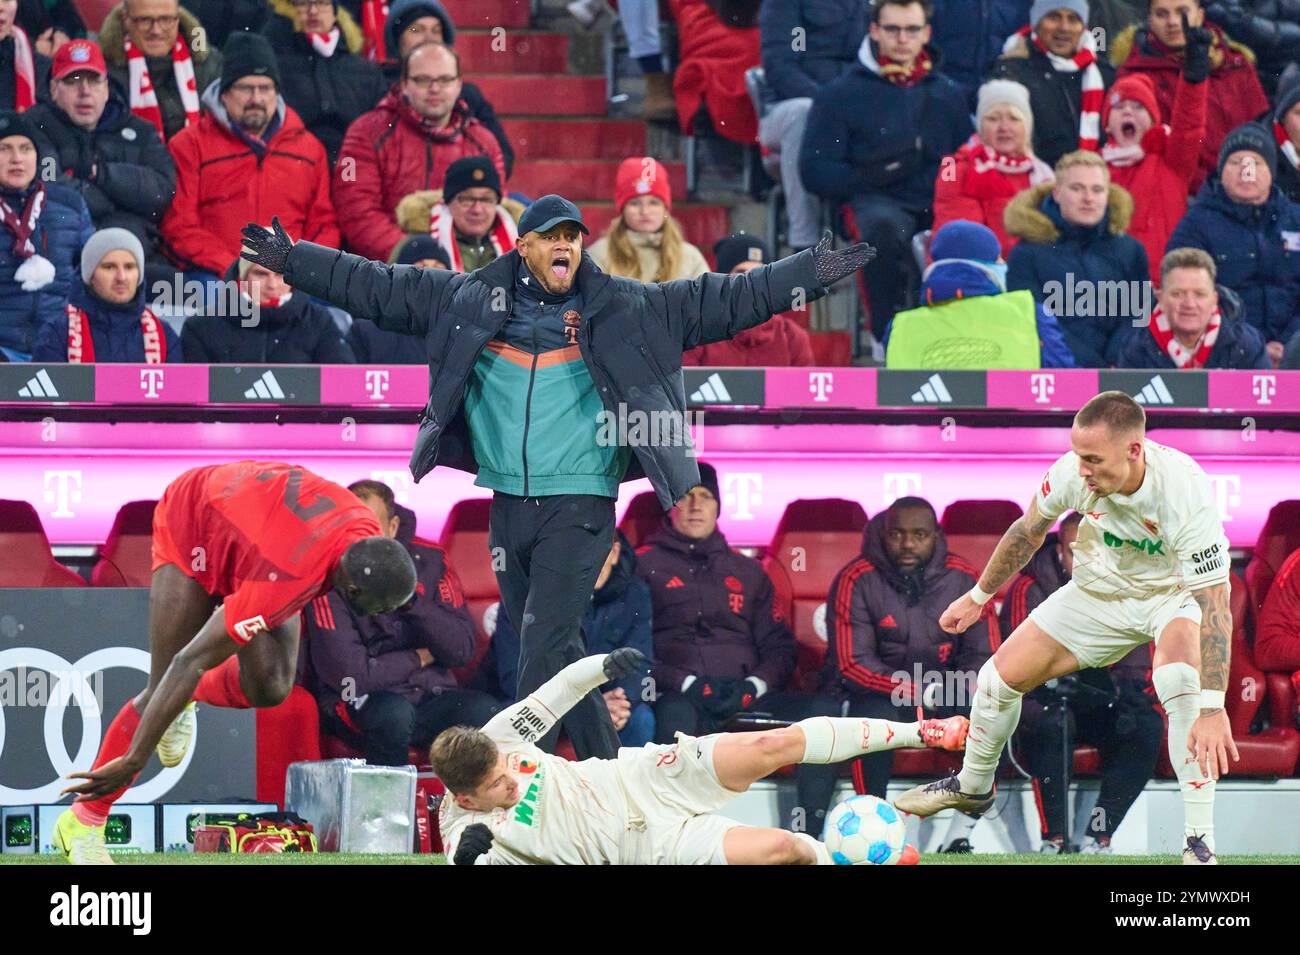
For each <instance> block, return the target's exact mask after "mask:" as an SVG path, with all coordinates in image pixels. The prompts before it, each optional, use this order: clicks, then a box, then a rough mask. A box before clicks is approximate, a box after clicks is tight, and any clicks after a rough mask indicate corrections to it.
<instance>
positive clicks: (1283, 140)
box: [1273, 121, 1300, 169]
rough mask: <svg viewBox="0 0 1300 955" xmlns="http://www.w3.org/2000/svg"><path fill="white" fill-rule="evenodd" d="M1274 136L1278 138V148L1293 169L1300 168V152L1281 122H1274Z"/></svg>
mask: <svg viewBox="0 0 1300 955" xmlns="http://www.w3.org/2000/svg"><path fill="white" fill-rule="evenodd" d="M1273 138H1274V139H1276V140H1277V148H1278V149H1279V150H1280V151H1281V153H1282V155H1283V156H1285V157H1286V161H1287V162H1289V163H1290V164H1291V168H1292V169H1300V152H1297V151H1296V148H1295V143H1293V142H1291V137H1290V136H1288V135H1287V134H1286V129H1285V128H1284V127H1283V126H1282V124H1281V123H1279V122H1276V121H1275V122H1274V123H1273Z"/></svg>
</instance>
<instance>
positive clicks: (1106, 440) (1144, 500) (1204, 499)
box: [896, 391, 1239, 865]
mask: <svg viewBox="0 0 1300 955" xmlns="http://www.w3.org/2000/svg"><path fill="white" fill-rule="evenodd" d="M1145 435H1146V415H1145V413H1144V412H1143V410H1142V406H1141V405H1139V404H1138V403H1137V402H1135V401H1134V400H1133V399H1132V398H1130V397H1129V396H1128V395H1126V394H1124V393H1123V392H1119V391H1107V392H1103V393H1102V394H1099V395H1097V396H1096V397H1095V398H1093V399H1092V400H1091V401H1089V402H1088V403H1087V404H1085V405H1084V406H1083V407H1082V408H1081V409H1080V410H1079V413H1078V414H1077V415H1076V416H1075V418H1074V426H1073V428H1072V429H1071V431H1070V445H1071V448H1072V449H1073V450H1071V451H1070V452H1069V453H1068V454H1066V455H1065V456H1064V457H1062V458H1061V459H1060V460H1059V461H1057V462H1056V463H1055V464H1054V465H1052V468H1051V470H1050V471H1048V472H1047V475H1046V476H1045V477H1044V478H1043V483H1042V484H1041V485H1040V486H1039V488H1038V493H1036V494H1035V495H1034V498H1033V500H1032V501H1030V503H1029V510H1028V512H1027V513H1026V514H1025V515H1024V516H1022V517H1021V518H1020V519H1019V520H1017V521H1016V522H1015V523H1014V524H1012V525H1011V527H1010V528H1008V529H1007V532H1006V534H1004V535H1003V537H1002V540H1001V541H1000V542H999V543H998V546H997V549H996V550H995V551H994V552H993V556H992V557H990V558H989V562H988V566H986V567H985V568H984V573H983V574H982V575H981V576H980V579H979V582H978V583H977V584H976V585H975V588H974V589H972V590H971V591H970V593H968V594H966V595H964V596H962V597H960V598H958V599H957V600H955V601H953V603H952V604H951V605H950V606H949V607H948V609H947V610H946V611H944V613H943V616H942V617H941V618H940V621H939V623H940V626H941V627H943V629H944V630H946V631H948V632H949V633H961V632H962V631H963V630H965V629H966V628H967V627H969V626H970V625H971V624H972V623H974V622H975V620H977V619H978V618H979V615H980V613H981V611H982V610H983V604H985V603H986V602H987V601H988V600H989V599H990V597H991V596H992V595H993V594H994V593H995V592H996V591H997V590H998V589H999V588H1000V587H1001V586H1002V585H1003V584H1005V583H1006V582H1007V581H1008V580H1009V579H1010V578H1011V576H1012V575H1013V574H1014V573H1015V572H1016V571H1018V570H1019V569H1020V568H1022V567H1023V566H1024V565H1025V564H1026V562H1028V560H1029V558H1030V557H1031V556H1032V555H1033V554H1034V552H1035V551H1036V550H1037V549H1038V547H1039V545H1041V544H1042V542H1043V538H1044V537H1045V536H1046V535H1047V532H1048V530H1050V529H1051V527H1052V525H1053V524H1055V523H1056V520H1057V518H1058V517H1060V516H1061V515H1063V514H1066V513H1068V512H1069V511H1070V510H1076V511H1078V512H1079V513H1081V514H1082V515H1083V516H1084V517H1083V521H1082V523H1081V524H1080V525H1079V536H1078V539H1077V540H1076V542H1075V544H1074V548H1073V550H1074V574H1073V578H1072V579H1071V580H1070V582H1069V583H1067V584H1066V585H1065V586H1064V587H1062V588H1060V589H1059V590H1057V591H1056V592H1055V593H1054V594H1052V595H1051V596H1050V597H1048V598H1047V600H1045V601H1044V602H1043V603H1042V604H1041V605H1039V607H1038V608H1037V609H1036V610H1035V611H1034V612H1033V613H1032V614H1030V616H1029V618H1028V619H1027V620H1025V622H1024V623H1023V624H1021V625H1020V626H1019V627H1017V628H1016V631H1015V632H1014V633H1013V634H1011V636H1010V637H1009V638H1008V639H1007V640H1006V642H1004V643H1003V644H1002V646H1001V647H999V648H998V651H997V653H996V654H994V656H993V657H992V658H991V659H990V660H989V661H988V663H986V664H985V665H984V667H983V668H982V669H981V670H980V672H979V679H978V688H977V690H976V694H975V701H974V703H973V705H972V707H971V714H970V723H971V726H970V735H969V738H968V741H967V745H966V755H965V757H964V760H963V765H962V770H961V772H960V774H958V775H956V776H950V777H949V778H947V779H944V780H940V781H938V782H935V783H931V784H929V785H926V786H918V787H916V788H915V789H911V790H908V791H907V792H906V793H904V794H903V795H902V796H900V797H899V798H898V800H897V801H896V805H897V806H898V808H899V809H902V810H904V811H905V812H910V813H915V814H916V815H918V816H929V815H933V814H934V813H936V812H939V811H940V810H943V809H949V808H955V809H960V810H963V811H965V812H971V813H980V812H983V811H984V810H985V809H987V808H988V807H989V806H990V805H991V804H992V802H993V775H994V772H995V771H996V769H997V765H998V757H999V756H1000V754H1001V752H1002V747H1003V745H1005V743H1006V741H1007V740H1008V739H1009V738H1010V736H1011V734H1012V732H1013V731H1014V730H1015V728H1016V724H1017V723H1018V722H1019V720H1020V701H1021V697H1023V696H1024V694H1025V693H1027V692H1028V691H1030V690H1032V689H1033V688H1034V687H1036V686H1039V685H1041V684H1043V683H1045V682H1046V681H1048V680H1050V679H1053V678H1055V677H1059V676H1064V675H1065V674H1067V673H1072V672H1074V671H1075V670H1078V669H1082V668H1087V667H1105V666H1108V665H1109V664H1111V663H1114V662H1115V661H1116V660H1118V659H1120V658H1121V657H1123V656H1124V655H1125V654H1126V653H1128V652H1129V651H1130V650H1131V649H1133V647H1134V646H1137V645H1139V644H1144V643H1147V642H1149V641H1152V640H1154V641H1156V647H1155V652H1154V655H1153V662H1152V674H1151V679H1152V683H1153V684H1154V685H1155V689H1156V695H1157V696H1158V697H1159V699H1160V703H1161V704H1162V705H1163V706H1164V708H1165V712H1166V713H1167V714H1168V715H1169V761H1170V762H1171V763H1172V764H1173V767H1174V771H1175V772H1176V773H1177V775H1178V782H1179V787H1180V789H1181V790H1182V795H1183V812H1184V818H1183V821H1184V838H1185V840H1186V842H1185V848H1184V849H1183V862H1184V863H1188V864H1193V865H1196V864H1200V865H1204V864H1211V865H1212V864H1216V862H1217V860H1216V859H1215V856H1214V786H1215V780H1217V779H1218V778H1219V776H1220V775H1221V774H1222V773H1226V772H1228V766H1229V763H1228V757H1229V755H1231V757H1232V759H1233V760H1236V759H1238V758H1239V757H1238V754H1237V747H1236V745H1235V744H1234V742H1233V739H1232V730H1231V727H1230V726H1229V724H1228V716H1227V713H1226V711H1225V710H1224V693H1225V691H1226V690H1227V687H1228V664H1229V656H1230V651H1231V646H1232V612H1231V610H1230V609H1229V603H1228V598H1229V581H1228V573H1229V569H1230V568H1229V557H1228V540H1227V537H1226V536H1225V535H1224V533H1223V524H1222V522H1221V521H1220V519H1219V512H1218V507H1217V505H1216V503H1215V498H1214V494H1213V493H1212V491H1211V488H1210V482H1209V479H1208V478H1207V477H1206V475H1205V472H1204V471H1203V470H1201V467H1200V465H1198V464H1197V463H1196V462H1195V461H1193V460H1192V459H1191V458H1190V457H1188V456H1187V455H1186V454H1183V453H1182V452H1181V451H1176V450H1174V449H1173V448H1167V447H1165V446H1164V445H1161V444H1156V443H1155V442H1154V441H1149V440H1147V439H1146V436H1145Z"/></svg>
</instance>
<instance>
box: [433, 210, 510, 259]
mask: <svg viewBox="0 0 1300 955" xmlns="http://www.w3.org/2000/svg"><path fill="white" fill-rule="evenodd" d="M429 235H431V236H433V239H434V241H435V242H437V243H438V245H439V246H441V247H442V250H443V251H444V252H446V253H447V261H448V262H450V263H451V270H452V271H453V272H464V271H465V263H464V262H462V261H461V257H460V245H458V244H457V242H456V226H455V224H454V223H453V222H452V219H451V209H449V208H448V207H447V203H445V202H440V203H438V204H437V205H435V206H434V207H433V209H432V210H431V211H430V213H429ZM517 238H519V230H518V229H517V228H515V220H514V219H512V218H510V213H508V212H506V210H505V209H503V208H502V207H501V206H499V205H498V206H497V218H496V221H495V222H494V223H492V231H491V232H490V233H489V234H488V239H489V240H491V242H492V248H494V249H496V253H497V257H498V258H500V257H501V256H503V255H505V254H506V253H507V252H509V251H510V250H511V249H513V248H514V247H515V239H517Z"/></svg>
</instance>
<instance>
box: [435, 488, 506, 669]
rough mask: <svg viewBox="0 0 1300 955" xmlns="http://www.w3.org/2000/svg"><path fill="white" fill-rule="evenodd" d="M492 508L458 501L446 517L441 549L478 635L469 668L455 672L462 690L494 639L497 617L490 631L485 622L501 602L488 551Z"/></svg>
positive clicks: (478, 502)
mask: <svg viewBox="0 0 1300 955" xmlns="http://www.w3.org/2000/svg"><path fill="white" fill-rule="evenodd" d="M491 507H492V502H491V500H489V499H488V498H474V499H472V500H468V501H459V502H457V503H456V504H455V505H454V506H453V507H452V509H451V512H450V513H449V514H448V515H447V523H446V524H445V525H443V528H442V549H443V550H445V551H446V552H447V560H448V562H449V563H450V564H451V566H452V568H453V569H455V571H456V576H457V577H459V578H460V584H461V587H462V588H463V589H464V591H465V606H466V607H467V608H468V609H469V615H470V617H471V618H473V620H474V629H475V631H476V632H477V634H478V637H477V644H476V646H475V648H474V658H473V659H472V660H471V661H470V663H469V665H468V666H466V667H462V668H460V669H458V670H453V671H452V673H453V674H454V675H455V677H456V680H457V682H458V683H460V684H461V685H462V686H463V685H464V684H465V683H466V682H467V681H468V680H469V678H470V677H471V676H473V675H474V671H475V670H477V669H478V665H479V662H480V661H481V660H482V659H483V654H485V653H487V649H488V644H489V643H490V642H491V639H492V634H491V629H495V616H494V615H493V616H492V617H491V620H492V622H493V626H492V628H491V629H490V628H489V627H488V625H487V624H488V622H489V621H488V620H487V619H485V618H487V616H488V611H489V610H491V609H493V608H495V606H496V604H497V603H498V602H499V601H500V599H501V597H500V595H499V594H498V592H497V578H496V573H495V572H494V571H493V570H492V554H491V550H490V548H489V547H488V514H489V512H490V510H491Z"/></svg>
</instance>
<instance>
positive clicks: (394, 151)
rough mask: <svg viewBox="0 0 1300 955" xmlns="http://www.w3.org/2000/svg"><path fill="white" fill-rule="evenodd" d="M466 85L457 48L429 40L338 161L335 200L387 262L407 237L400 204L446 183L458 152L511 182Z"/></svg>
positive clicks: (350, 243)
mask: <svg viewBox="0 0 1300 955" xmlns="http://www.w3.org/2000/svg"><path fill="white" fill-rule="evenodd" d="M461 92H462V89H461V75H460V58H459V57H458V56H457V55H456V52H455V51H454V50H453V49H451V47H449V46H446V45H445V44H443V43H438V42H434V41H430V42H427V43H421V44H418V45H417V46H415V47H412V48H411V49H410V50H409V51H408V52H407V54H406V56H405V57H404V58H403V60H402V76H401V80H400V81H399V82H398V83H397V84H396V85H395V86H394V87H393V88H392V89H391V90H390V91H389V92H388V95H387V96H385V97H384V98H383V99H382V100H381V101H380V103H379V105H378V106H377V107H376V108H375V109H373V110H371V111H370V112H368V113H366V114H365V115H363V116H362V117H361V118H360V119H358V120H357V121H356V122H355V123H353V124H352V126H351V127H349V129H348V132H347V135H346V136H344V137H343V147H342V149H340V150H339V159H338V163H337V164H336V165H335V168H334V204H335V206H336V207H337V209H338V210H339V219H340V221H341V224H342V227H343V236H344V240H345V241H346V243H347V247H348V248H349V249H350V250H352V251H353V252H356V253H357V254H358V255H361V256H364V257H365V258H369V259H378V260H380V261H386V260H387V259H388V258H389V257H390V256H391V254H392V251H393V248H394V246H396V245H397V243H398V242H400V241H401V240H402V239H403V238H405V236H406V233H405V232H404V231H403V229H402V227H401V226H400V225H398V222H397V214H396V213H397V204H398V203H399V202H400V201H401V200H402V199H403V198H404V197H406V196H409V195H410V194H411V193H413V192H419V191H421V190H427V189H437V188H439V187H440V186H441V185H442V183H443V179H444V178H445V177H446V175H447V170H448V168H449V167H450V166H451V164H452V163H454V162H455V161H456V160H457V159H461V158H463V157H466V156H480V157H483V158H485V159H487V160H488V161H490V162H491V163H492V167H493V169H494V170H495V171H496V174H497V179H498V181H499V183H500V184H504V183H505V180H506V170H505V163H504V161H503V160H502V156H501V146H500V144H499V143H498V142H497V140H496V137H495V136H493V135H492V133H491V131H490V130H489V129H488V128H487V127H486V126H484V125H483V124H482V123H480V122H479V121H478V120H476V119H474V118H473V117H472V116H471V115H470V114H469V110H468V107H467V106H466V104H465V100H464V98H463V97H462V95H461ZM498 188H499V187H498ZM255 221H261V222H265V221H266V220H265V219H261V220H255ZM325 244H328V243H325Z"/></svg>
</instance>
